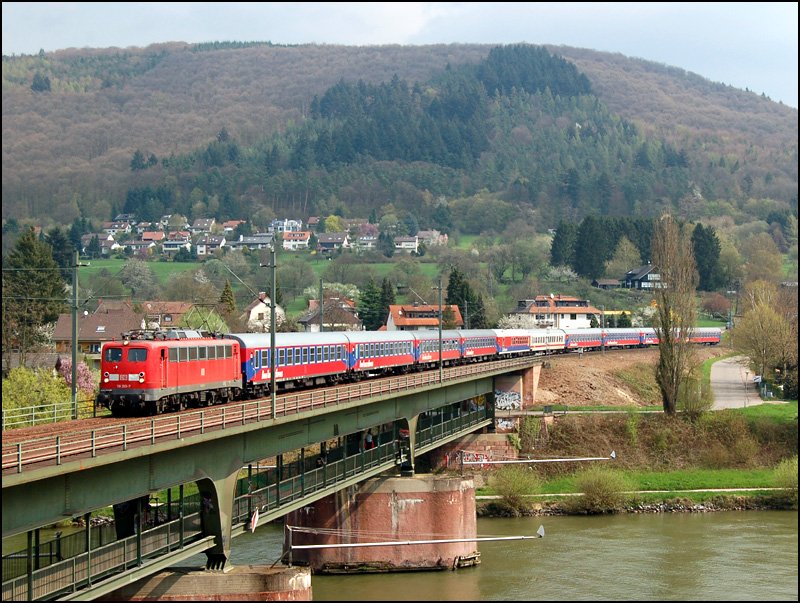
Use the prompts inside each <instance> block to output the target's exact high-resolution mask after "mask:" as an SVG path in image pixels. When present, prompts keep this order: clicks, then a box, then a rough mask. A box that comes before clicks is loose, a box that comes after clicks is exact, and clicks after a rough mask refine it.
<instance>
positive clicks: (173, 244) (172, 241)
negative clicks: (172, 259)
mask: <svg viewBox="0 0 800 603" xmlns="http://www.w3.org/2000/svg"><path fill="white" fill-rule="evenodd" d="M181 249H185V250H186V251H191V250H192V235H191V233H190V232H189V231H187V230H177V231H173V232H170V233H169V234H167V238H166V239H165V240H164V241H162V242H161V251H162V253H166V254H171V253H177V252H178V251H180V250H181Z"/></svg>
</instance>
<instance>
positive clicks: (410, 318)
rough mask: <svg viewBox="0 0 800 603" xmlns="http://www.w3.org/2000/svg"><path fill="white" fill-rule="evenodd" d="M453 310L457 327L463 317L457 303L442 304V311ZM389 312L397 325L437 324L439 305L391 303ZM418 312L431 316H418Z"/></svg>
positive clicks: (461, 323)
mask: <svg viewBox="0 0 800 603" xmlns="http://www.w3.org/2000/svg"><path fill="white" fill-rule="evenodd" d="M448 308H450V310H452V311H453V314H454V315H455V316H454V321H453V322H454V323H455V325H456V326H457V327H460V326H462V325H463V324H464V319H463V318H461V310H460V309H459V307H458V305H456V304H452V305H449V306H443V307H442V311H443V312H446V311H447V309H448ZM389 313H390V314H391V316H392V322H394V324H395V325H397V326H398V327H422V326H434V327H435V326H438V325H439V306H438V305H436V306H434V305H417V306H415V305H413V304H408V305H392V306H389ZM420 314H432V316H425V317H420V316H419V315H420Z"/></svg>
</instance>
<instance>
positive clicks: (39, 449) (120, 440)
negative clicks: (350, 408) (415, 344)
mask: <svg viewBox="0 0 800 603" xmlns="http://www.w3.org/2000/svg"><path fill="white" fill-rule="evenodd" d="M530 362H531V358H530V357H525V358H512V359H507V360H500V361H496V362H491V363H476V364H468V365H463V366H457V367H452V368H448V369H446V370H445V371H444V378H445V380H451V379H458V378H462V377H467V376H476V375H481V374H484V373H488V372H494V371H497V370H513V369H514V368H516V367H519V366H524V365H529V364H530ZM438 381H439V376H438V372H437V371H427V372H422V373H415V374H409V375H402V376H398V377H391V378H387V379H378V380H372V381H366V382H360V383H355V384H352V385H345V386H339V387H333V388H323V389H319V390H308V391H304V392H298V393H291V394H283V395H281V396H280V397H278V398H277V399H276V409H275V415H276V416H288V415H291V414H297V413H299V412H304V411H309V410H314V409H318V408H325V407H330V406H336V405H338V404H341V403H343V402H351V401H354V400H358V399H363V398H369V397H373V396H377V395H383V394H392V393H397V392H402V391H408V390H411V389H415V388H417V387H421V386H424V385H430V384H431V383H437V382H438ZM270 418H272V408H271V401H270V399H269V398H262V399H260V400H254V401H251V402H243V403H239V404H228V405H224V406H218V407H212V408H210V409H204V410H200V411H192V412H184V413H178V414H171V415H166V416H160V417H154V418H152V419H149V420H145V421H139V422H125V423H117V424H115V425H112V426H109V427H103V428H99V429H91V430H81V429H80V427H79V426H78V427H77V430H76V431H74V432H71V433H68V434H64V435H57V436H48V437H44V438H35V439H31V440H26V441H22V442H16V443H9V444H3V460H2V469H3V472H10V471H13V470H15V472H16V473H22V471H23V470H24V468H25V467H26V466H29V465H35V464H37V463H41V462H51V463H52V462H53V461H55V463H56V464H59V465H60V464H61V463H62V462H64V460H65V459H67V458H70V457H71V458H86V457H91V458H94V457H96V456H98V454H100V453H103V452H104V451H114V450H120V449H121V450H127V449H128V448H132V447H138V446H147V445H153V444H155V443H156V442H157V441H163V440H168V439H181V438H185V437H188V436H190V435H195V434H198V433H199V434H203V433H206V432H209V431H212V430H217V429H227V428H229V427H233V426H240V425H244V424H246V423H249V422H256V421H261V420H265V419H270Z"/></svg>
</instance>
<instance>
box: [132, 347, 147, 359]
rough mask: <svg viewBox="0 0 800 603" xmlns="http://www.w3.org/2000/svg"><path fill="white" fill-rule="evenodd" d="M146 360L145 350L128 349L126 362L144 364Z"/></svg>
mask: <svg viewBox="0 0 800 603" xmlns="http://www.w3.org/2000/svg"><path fill="white" fill-rule="evenodd" d="M145 360H147V350H146V349H143V348H128V362H144V361H145Z"/></svg>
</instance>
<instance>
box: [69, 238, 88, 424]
mask: <svg viewBox="0 0 800 603" xmlns="http://www.w3.org/2000/svg"><path fill="white" fill-rule="evenodd" d="M88 265H89V264H81V262H80V252H79V251H78V250H77V249H76V250H75V262H74V263H73V265H72V418H73V419H77V418H78V268H79V267H80V266H88Z"/></svg>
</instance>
